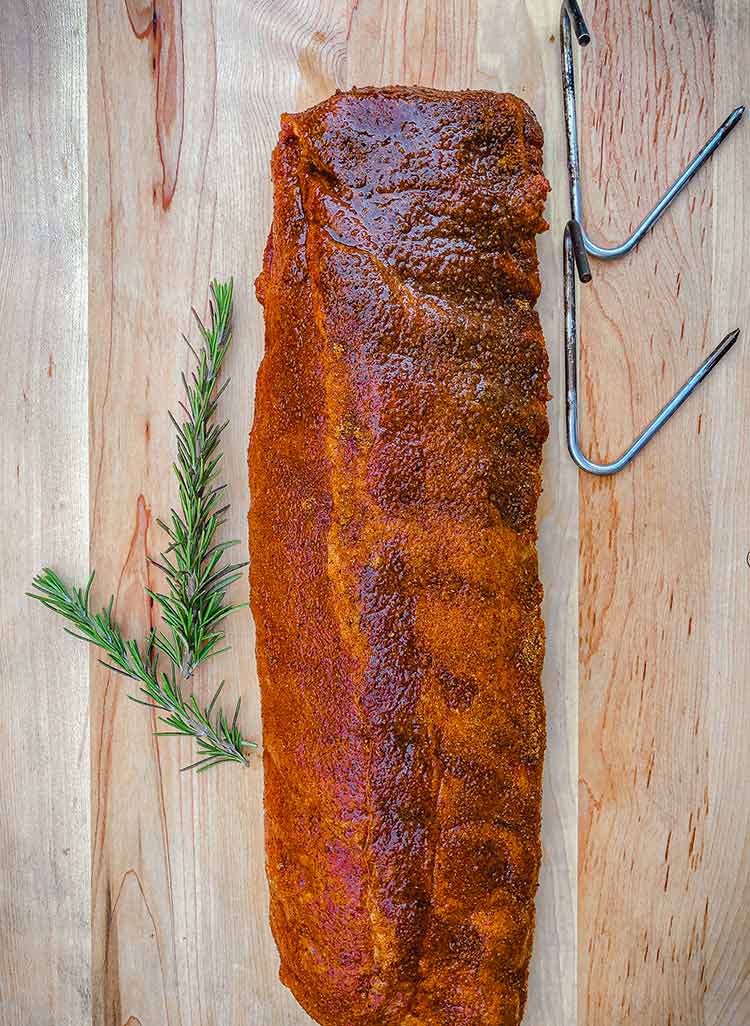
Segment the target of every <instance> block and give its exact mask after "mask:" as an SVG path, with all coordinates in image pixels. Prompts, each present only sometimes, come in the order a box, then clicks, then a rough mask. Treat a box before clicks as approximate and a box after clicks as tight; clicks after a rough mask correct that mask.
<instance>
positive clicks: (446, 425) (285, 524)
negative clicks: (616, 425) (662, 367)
mask: <svg viewBox="0 0 750 1026" xmlns="http://www.w3.org/2000/svg"><path fill="white" fill-rule="evenodd" d="M273 178H274V185H275V211H274V220H273V227H272V231H271V235H270V238H269V241H268V247H267V250H266V257H265V268H264V271H263V274H262V275H261V276H260V278H259V279H258V283H257V288H258V296H259V298H260V300H261V302H262V303H263V304H264V306H265V318H266V353H265V357H264V360H263V363H262V366H261V368H260V372H259V375H258V384H257V393H256V407H255V422H254V426H253V432H252V436H251V445H250V483H251V490H252V509H251V512H250V541H251V557H252V563H251V567H252V569H251V585H252V609H253V614H254V617H255V622H256V626H257V653H258V668H259V674H260V681H261V688H262V700H263V722H264V758H265V780H266V793H265V801H266V836H267V857H268V864H267V868H268V879H269V884H270V892H271V920H272V927H273V932H274V936H275V938H276V941H277V944H278V947H279V951H280V954H281V977H282V979H283V981H284V982H285V983H286V984H287V985H288V986H289V987H291V989H292V991H293V992H294V994H295V996H296V997H297V999H298V1000H299V1002H300V1003H301V1004H302V1005H303V1006H304V1008H305V1009H307V1011H308V1012H309V1013H310V1014H311V1015H312V1016H313V1017H314V1018H315V1019H316V1020H317V1021H318V1022H319V1023H321V1024H323V1026H516V1024H517V1023H518V1022H519V1020H520V1018H521V1014H522V1011H523V1005H524V1002H525V998H526V980H527V973H528V963H529V956H530V952H531V939H532V931H533V922H534V904H533V902H534V893H535V890H536V886H537V876H538V869H539V858H540V845H539V826H540V802H541V771H542V756H543V750H544V704H543V698H542V690H541V683H540V678H541V669H542V659H543V648H544V638H543V625H542V621H541V618H540V603H541V597H542V589H541V586H540V583H539V579H538V573H537V557H536V548H535V541H536V526H535V519H536V505H537V499H538V497H539V492H540V471H541V456H542V445H543V443H544V440H545V438H546V436H547V416H546V405H545V404H546V401H547V398H548V396H547V387H546V385H547V356H546V352H545V348H544V342H543V338H542V334H541V330H540V326H539V321H538V318H537V315H536V313H535V310H534V303H535V301H536V298H537V296H538V293H539V277H538V270H537V260H536V244H535V235H536V233H538V232H540V231H542V230H544V228H545V227H546V225H545V222H544V219H543V206H544V201H545V196H546V193H547V190H548V184H547V181H546V180H545V178H544V176H543V174H542V133H541V130H540V128H539V126H538V124H537V122H536V120H535V118H534V116H533V114H532V113H531V111H530V110H529V109H528V107H527V106H526V105H525V104H524V103H523V102H522V101H521V100H519V99H516V98H515V97H513V96H510V95H498V94H495V93H488V92H464V93H444V92H437V91H432V90H425V89H407V88H391V89H381V90H375V89H366V90H357V91H354V92H351V93H340V94H337V95H336V96H334V97H332V98H331V99H330V100H328V101H326V102H325V103H323V104H321V105H320V106H318V107H315V108H313V109H312V110H309V111H306V112H305V113H303V114H297V115H287V116H285V117H284V118H283V122H282V130H281V136H280V139H279V144H278V146H277V148H276V151H275V153H274V158H273Z"/></svg>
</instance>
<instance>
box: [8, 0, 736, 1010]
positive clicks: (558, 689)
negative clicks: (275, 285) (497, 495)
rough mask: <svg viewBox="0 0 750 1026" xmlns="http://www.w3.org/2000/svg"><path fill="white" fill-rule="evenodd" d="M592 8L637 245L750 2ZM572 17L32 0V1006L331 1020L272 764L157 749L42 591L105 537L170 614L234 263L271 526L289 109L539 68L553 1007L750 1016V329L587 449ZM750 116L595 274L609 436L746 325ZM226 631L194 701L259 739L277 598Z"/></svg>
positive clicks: (27, 467)
mask: <svg viewBox="0 0 750 1026" xmlns="http://www.w3.org/2000/svg"><path fill="white" fill-rule="evenodd" d="M587 14H588V15H589V17H590V21H591V27H592V30H593V37H594V38H593V43H592V45H591V46H590V47H589V48H588V50H587V51H585V52H583V53H580V54H577V56H578V57H579V61H580V66H581V69H582V70H581V80H582V92H581V117H582V121H583V125H582V158H583V162H584V165H585V169H586V173H585V182H586V186H587V187H586V190H585V207H586V214H587V221H588V226H589V228H590V230H591V232H592V234H595V235H596V236H597V237H601V238H603V239H607V240H608V241H616V240H617V236H619V235H623V234H625V232H626V231H627V230H628V228H629V227H631V226H632V225H633V224H634V223H635V222H636V221H637V219H639V217H640V216H642V214H643V213H644V212H645V210H646V209H647V207H648V206H649V205H650V202H651V201H652V200H653V199H655V198H656V196H657V194H658V193H659V191H660V190H661V189H662V188H663V187H664V186H666V185H667V184H668V182H669V180H670V179H671V177H672V176H673V175H674V174H675V173H676V172H677V171H678V170H679V168H680V166H681V164H682V163H683V162H684V161H685V159H686V158H687V157H689V156H690V155H691V153H692V152H694V151H695V149H696V148H697V147H698V145H699V144H700V143H701V142H702V141H703V139H704V138H705V137H706V136H707V135H708V134H709V132H710V131H711V130H712V129H713V128H714V126H715V125H716V124H718V122H719V121H720V120H721V119H722V118H723V117H724V115H725V114H726V113H728V111H729V110H730V109H731V108H732V107H733V106H735V105H736V104H737V103H739V102H740V101H741V100H743V99H747V97H746V96H744V95H743V89H744V88H746V87H747V75H746V71H745V68H746V63H747V60H748V57H750V11H749V10H748V7H747V5H746V3H745V2H744V0H714V3H713V4H712V5H702V4H697V3H695V2H692V0H691V2H688V0H637V2H634V3H632V4H629V5H620V4H617V5H616V4H613V3H607V2H605V0H599V2H596V3H593V2H592V3H589V5H588V8H587ZM557 21H558V6H557V4H556V2H555V0H507V2H500V0H496V2H489V0H434V2H430V3H427V2H426V0H400V2H399V0H358V2H357V0H353V2H352V0H296V2H293V0H265V2H261V0H252V2H247V0H156V3H155V6H154V5H153V4H152V3H151V2H150V0H89V9H88V17H86V13H85V11H84V10H83V8H82V6H81V5H80V3H79V2H78V0H73V2H71V0H41V2H40V3H37V4H33V5H32V4H30V3H27V2H24V0H9V2H8V3H5V4H4V5H3V7H2V12H1V13H0V310H1V311H2V324H3V328H4V334H3V341H2V345H3V356H4V367H5V368H6V378H5V388H6V390H7V399H6V402H5V403H4V405H3V408H2V412H0V416H2V417H3V419H4V421H5V423H4V425H3V427H4V431H3V446H2V451H1V454H0V466H2V470H3V479H2V481H3V493H4V497H5V505H4V515H3V526H2V529H3V539H2V554H1V558H2V568H3V589H2V601H3V615H2V619H1V620H0V623H1V626H0V632H1V633H0V681H1V684H0V686H1V687H2V689H3V698H4V705H3V708H4V713H3V716H2V718H1V719H0V722H1V723H2V727H1V728H0V729H2V741H3V744H2V748H0V770H1V771H2V777H1V778H0V780H1V782H0V795H1V796H2V815H0V922H1V923H2V927H3V934H4V942H3V943H2V944H0V1024H2V1026H68V1024H71V1026H72V1024H75V1026H79V1024H83V1023H86V1022H89V1021H91V1022H92V1023H93V1024H94V1026H245V1024H252V1026H256V1024H257V1026H305V1024H310V1023H311V1020H310V1019H309V1018H308V1017H307V1016H306V1015H305V1014H304V1013H303V1012H302V1011H301V1010H300V1008H299V1007H298V1006H297V1005H296V1003H295V1002H294V1000H293V999H292V997H291V995H290V994H289V992H288V991H286V990H285V989H284V988H283V987H282V986H281V985H280V983H279V982H278V980H277V975H276V974H277V957H276V953H275V949H274V946H273V941H272V938H271V935H270V931H269V929H268V926H267V894H266V885H265V877H264V869H263V830H262V798H261V796H262V771H261V764H260V758H259V757H258V756H257V755H256V756H253V757H252V758H251V766H250V768H249V769H247V770H241V769H238V768H236V767H232V766H226V767H222V768H220V769H218V770H213V771H211V772H209V773H206V774H203V775H201V776H199V777H196V776H194V775H191V774H180V772H179V769H180V766H183V765H185V764H186V763H188V762H189V761H191V758H192V757H193V749H192V746H191V744H190V743H189V742H187V741H182V740H180V741H177V740H175V739H172V738H166V739H161V740H158V739H155V738H154V737H153V736H152V733H151V731H152V730H153V727H154V722H153V719H152V718H151V717H150V715H149V714H148V713H146V712H145V711H144V710H143V709H142V708H140V707H138V706H135V705H133V703H130V702H128V701H127V699H126V694H127V688H126V687H125V686H124V682H123V681H122V680H121V679H120V678H119V677H117V678H116V677H114V676H113V675H112V674H110V673H108V672H107V671H106V670H104V669H103V668H102V667H100V666H99V665H98V664H97V663H96V661H95V659H94V658H93V657H92V659H91V660H90V661H89V660H88V659H87V656H86V653H85V652H83V651H82V650H81V647H80V646H79V644H78V643H76V642H75V641H73V640H72V639H69V638H67V637H66V636H65V635H63V634H62V632H61V630H60V628H59V625H58V624H55V623H54V622H53V621H52V619H51V614H47V613H46V612H45V611H44V610H42V609H39V608H30V607H29V605H28V604H27V603H26V602H25V601H24V600H23V599H22V597H21V596H22V592H23V590H24V589H25V588H26V587H27V586H28V583H29V581H30V578H31V575H32V574H33V572H34V571H35V570H36V569H37V568H38V567H40V566H41V565H42V564H43V563H52V564H53V565H55V566H56V567H57V568H58V569H60V570H61V571H64V572H65V573H66V574H67V575H68V576H70V577H72V578H75V579H78V580H80V579H82V578H83V577H84V575H85V572H86V566H87V563H88V561H89V555H90V561H91V564H92V565H93V566H96V568H97V590H96V597H97V599H98V600H101V601H104V600H106V598H107V597H108V596H109V593H110V591H112V592H114V594H115V598H116V607H115V608H116V612H117V616H118V618H119V619H120V620H121V621H122V622H123V625H124V626H125V627H126V628H127V629H128V630H129V631H132V632H133V633H136V634H142V633H143V632H144V630H145V629H146V628H147V627H148V625H149V623H150V622H151V617H153V615H154V612H153V610H152V608H151V607H150V603H149V602H148V601H147V600H145V599H144V593H143V586H144V584H151V585H153V584H155V583H157V581H158V578H155V576H154V570H153V568H152V567H150V566H149V565H148V563H147V560H146V556H147V554H151V555H156V554H157V553H158V551H159V549H160V546H161V544H162V538H161V534H160V530H159V528H158V526H157V524H156V522H155V521H156V517H157V516H160V515H161V516H163V515H164V514H165V513H166V512H167V511H168V509H169V506H170V505H171V504H172V503H173V502H174V501H175V498H176V496H175V491H174V487H173V483H172V480H171V476H170V462H171V458H172V451H173V437H172V430H171V429H170V425H169V421H168V419H167V418H166V408H167V406H172V407H174V406H175V405H176V402H177V399H178V397H179V390H180V374H181V372H182V371H183V370H185V369H186V368H187V367H188V366H189V359H188V355H189V354H188V352H187V349H186V347H185V346H184V343H182V342H181V340H180V333H181V332H182V331H193V329H192V327H191V324H190V317H189V309H190V306H191V304H195V305H196V306H197V307H198V308H199V309H200V310H201V311H203V310H204V309H205V302H206V286H207V282H208V279H209V277H211V276H213V275H216V276H219V277H225V276H228V275H230V274H232V275H234V277H235V286H236V304H235V306H236V341H235V344H234V349H233V351H232V353H231V354H230V358H229V369H230V373H231V376H232V379H233V382H232V385H231V386H230V389H229V392H228V393H227V395H226V398H225V400H224V403H225V409H226V412H227V415H228V416H230V418H231V425H230V428H229V429H228V431H227V434H226V457H225V459H226V463H225V472H226V477H227V480H228V482H229V485H230V497H231V501H232V503H233V507H232V516H231V524H230V526H229V531H230V532H231V535H232V536H233V537H237V538H240V539H242V548H244V549H245V550H246V540H245V513H246V509H247V504H248V493H247V484H246V473H245V453H246V446H247V434H248V430H249V425H250V420H251V416H252V401H253V391H254V387H253V382H254V374H255V370H256V368H257V365H258V362H259V360H260V357H261V354H262V346H263V329H262V318H261V311H260V307H259V306H258V304H257V303H256V301H255V298H254V295H253V289H252V280H253V278H254V277H255V275H256V274H257V273H258V271H259V269H260V259H261V253H262V248H263V244H264V242H265V237H266V233H267V230H268V225H269V223H270V218H271V183H270V174H269V157H270V152H271V149H272V147H273V145H274V141H275V138H276V134H277V131H278V119H279V115H280V113H281V112H282V111H284V110H298V109H301V108H303V107H305V106H308V105H310V104H312V103H314V102H316V101H318V100H320V99H322V98H324V97H325V96H327V95H329V94H330V93H331V92H332V91H333V90H335V89H336V88H346V87H348V86H350V85H352V84H355V85H365V84H378V83H388V82H406V83H413V82H419V83H421V84H425V85H434V86H441V87H447V88H458V87H474V88H491V89H501V90H502V89H507V90H511V91H513V92H516V93H518V94H519V95H521V96H522V97H524V98H525V99H526V100H527V101H528V102H529V103H530V104H531V106H532V107H533V108H534V110H535V111H536V113H537V115H538V117H539V119H540V121H541V122H542V125H543V127H544V129H545V135H546V150H545V159H546V170H547V174H548V177H549V178H550V181H551V182H552V186H553V191H552V194H551V196H550V201H549V205H548V218H549V220H550V222H551V224H552V230H551V231H550V232H549V233H547V234H546V235H545V236H543V237H542V238H541V239H540V258H541V262H542V274H543V283H544V290H543V295H542V299H541V301H540V307H539V309H540V313H541V317H542V322H543V326H544V330H545V334H546V336H547V340H548V346H549V349H550V356H551V365H552V366H551V371H552V382H551V385H550V388H551V391H552V392H553V395H554V399H553V402H552V404H551V406H550V417H551V426H552V434H551V438H550V443H549V445H548V447H547V453H546V462H545V492H544V495H543V498H542V503H541V507H540V555H541V569H542V577H543V580H544V583H545V588H546V598H545V611H544V612H545V620H546V623H547V660H546V667H545V682H544V683H545V692H546V698H547V708H548V733H549V742H548V753H547V761H546V766H545V794H544V826H543V840H544V866H543V871H542V878H541V885H540V890H539V896H538V903H537V907H538V913H537V915H538V922H537V936H536V943H535V951H534V957H533V962H532V972H531V981H530V989H529V1004H528V1009H527V1014H526V1018H525V1020H524V1022H525V1026H573V1024H577V1026H620V1024H622V1026H630V1024H632V1026H747V1024H748V1023H750V913H748V909H749V908H750V873H749V872H748V855H749V854H750V754H749V753H750V746H749V745H748V742H747V737H748V734H749V733H750V681H749V680H748V678H749V677H750V596H749V594H748V592H749V590H750V569H749V568H748V565H747V563H746V561H745V560H746V555H747V553H748V550H750V483H749V481H750V475H748V473H747V464H748V460H749V459H750V445H749V444H748V438H749V437H750V435H749V434H748V430H747V426H746V425H747V421H748V414H750V390H749V389H748V385H747V383H748V381H750V352H748V351H747V350H746V349H745V348H743V347H742V346H741V345H740V346H739V347H737V348H736V350H735V351H734V352H733V353H732V355H731V356H730V357H729V358H728V360H727V361H726V364H725V365H724V366H722V367H721V368H720V369H719V370H718V371H717V372H716V374H715V375H714V377H713V378H712V379H711V380H710V382H709V383H708V384H707V385H706V386H705V388H704V389H703V390H702V391H701V392H700V393H699V394H698V395H697V396H696V397H694V398H693V399H692V400H691V403H690V405H689V406H688V407H687V408H686V409H685V410H684V411H682V412H681V413H680V414H679V415H678V417H677V418H675V420H674V421H672V422H671V424H670V425H669V426H668V427H667V428H666V430H665V433H664V434H663V436H662V437H660V438H659V439H658V440H657V441H656V442H655V443H654V445H653V446H652V447H651V448H650V449H649V450H648V451H647V452H646V453H645V454H644V455H643V456H642V457H641V459H640V461H639V462H638V463H637V464H636V465H635V466H634V467H633V468H632V469H631V470H628V471H626V472H625V473H624V474H622V475H621V476H620V477H618V478H616V479H614V480H610V481H594V480H593V479H590V478H585V477H581V476H579V474H578V473H577V471H575V469H574V468H573V466H572V464H571V462H570V460H569V459H568V457H567V455H566V454H565V447H564V442H563V436H562V432H563V410H562V403H561V396H562V382H561V363H560V357H561V341H560V331H561V287H560V239H561V231H562V225H563V223H564V220H565V218H566V215H567V195H566V175H565V158H564V146H563V134H562V128H561V102H560V87H559V49H558V46H559V43H558V25H557ZM87 105H88V113H87V109H86V108H87ZM749 133H750V126H749V125H747V124H745V125H743V126H741V127H740V128H739V129H738V130H737V132H736V133H735V135H734V136H733V138H732V139H731V141H730V142H728V144H727V146H726V147H725V148H724V149H723V151H722V152H721V153H720V154H719V155H718V156H717V158H716V159H715V160H714V161H713V162H712V163H711V165H710V166H709V168H708V169H707V170H706V171H704V172H703V173H702V174H701V176H700V177H699V178H698V179H697V180H696V182H695V183H694V184H693V186H692V188H691V191H690V195H689V198H683V199H681V200H680V201H678V203H677V204H676V205H675V207H674V208H673V210H672V211H671V212H670V213H669V214H668V216H667V217H666V218H665V220H664V222H663V224H662V225H660V226H659V228H658V229H657V231H656V232H655V233H654V235H653V236H651V237H650V238H648V239H646V240H645V241H644V242H643V244H642V245H641V247H640V248H639V250H638V251H637V252H636V253H634V254H632V255H631V256H630V257H628V258H626V259H625V260H624V261H623V262H622V263H620V264H618V265H609V266H604V265H601V264H595V266H594V273H595V279H594V283H593V284H592V285H590V286H588V287H586V289H585V290H584V291H583V294H582V297H581V299H582V318H581V320H582V338H583V349H584V355H583V360H582V364H583V365H582V375H581V381H582V390H581V393H582V398H583V402H584V406H585V415H584V435H585V438H586V443H587V445H589V446H590V447H591V448H592V449H593V450H594V451H595V452H596V453H598V454H599V455H600V456H611V455H614V454H615V451H616V450H619V448H620V447H621V445H622V444H623V443H624V442H626V441H627V440H629V438H630V436H631V435H632V434H633V433H634V432H635V431H636V430H637V429H638V428H639V427H640V426H641V425H642V423H643V422H645V420H646V419H647V418H648V417H650V416H651V415H652V414H653V413H654V412H655V410H656V409H657V408H658V406H659V405H660V404H661V402H662V401H663V400H664V399H665V398H666V395H667V393H668V392H671V391H672V390H673V388H674V386H675V385H677V384H678V383H679V382H680V381H681V380H682V379H683V378H684V377H685V376H686V374H687V372H688V371H689V370H690V369H692V367H693V366H694V364H695V363H697V362H698V360H699V359H700V356H701V355H702V354H704V353H705V352H707V351H708V350H709V349H710V348H711V347H712V346H713V344H714V342H715V341H717V340H718V338H719V337H720V336H721V335H722V334H724V332H725V331H727V330H729V329H730V328H733V327H735V326H739V327H744V328H745V329H746V330H747V332H748V333H750V299H748V296H749V295H750V290H748V288H747V286H746V281H747V278H748V271H749V270H750V268H748V256H747V253H746V250H747V241H746V240H747V237H748V223H750V200H748V199H746V198H745V192H746V189H745V168H746V166H747V164H748V158H749V157H750V134H749ZM87 169H88V190H87V189H86V178H87ZM87 222H88V228H87ZM87 266H88V283H89V284H88V290H86V285H85V282H86V274H87ZM87 306H88V324H87ZM87 356H88V373H87V367H86V359H87ZM87 414H88V416H87ZM89 548H90V552H89ZM237 597H238V598H239V599H241V598H242V597H243V596H242V589H241V588H238V590H237ZM228 633H229V639H230V641H231V644H232V651H231V652H230V653H228V654H227V655H224V656H221V657H219V659H217V660H216V661H214V662H212V663H210V664H209V667H208V669H207V670H206V671H205V672H204V673H202V674H200V675H199V676H198V677H197V678H196V680H195V687H196V690H197V692H198V694H199V695H201V696H202V697H204V698H206V699H207V698H208V697H209V696H210V692H211V690H212V684H213V683H214V682H215V681H217V680H219V679H221V677H226V679H227V685H226V696H227V701H228V702H231V701H232V700H233V698H234V697H236V696H237V695H239V694H241V695H242V696H243V702H244V705H243V713H242V723H243V727H244V730H245V732H246V734H248V735H250V736H252V737H259V736H260V718H259V707H258V692H257V679H256V676H255V670H254V660H253V648H254V637H253V628H252V622H251V620H250V617H249V615H246V614H239V615H236V616H235V617H234V618H233V619H232V620H230V621H229V623H228ZM579 634H580V638H579ZM32 694H33V696H34V697H33V698H32V697H31V696H32ZM89 759H90V761H89Z"/></svg>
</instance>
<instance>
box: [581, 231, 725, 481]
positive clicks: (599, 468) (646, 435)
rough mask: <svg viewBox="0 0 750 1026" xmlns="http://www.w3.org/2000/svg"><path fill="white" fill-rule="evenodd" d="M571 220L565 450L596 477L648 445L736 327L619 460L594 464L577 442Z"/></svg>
mask: <svg viewBox="0 0 750 1026" xmlns="http://www.w3.org/2000/svg"><path fill="white" fill-rule="evenodd" d="M574 227H575V222H573V221H569V222H568V224H567V225H566V226H565V235H564V237H563V277H564V281H565V413H566V428H567V435H568V451H569V452H570V455H571V456H572V457H573V460H574V462H575V463H577V464H578V466H579V467H580V468H581V470H586V471H588V472H589V473H590V474H597V475H599V476H600V477H603V476H607V475H609V474H616V473H617V472H618V470H622V468H623V467H625V466H627V465H628V463H630V461H631V460H632V459H633V457H635V456H637V455H638V453H639V452H640V451H641V449H643V448H644V446H646V445H648V443H649V442H650V441H651V439H652V438H653V437H654V435H655V434H656V432H657V431H658V430H659V428H661V427H662V426H663V425H664V424H666V422H667V421H668V420H669V418H670V417H671V416H672V414H674V413H676V412H677V410H679V408H680V407H681V406H682V404H683V403H684V402H685V400H686V399H687V398H688V396H690V395H692V393H693V392H694V391H695V389H696V388H697V387H698V385H700V383H701V381H703V379H704V378H705V377H707V376H708V375H709V374H710V373H711V371H712V370H713V369H714V367H715V366H716V365H717V363H718V362H719V360H721V358H722V357H723V356H726V354H727V353H728V352H729V350H730V349H731V348H732V346H733V345H734V343H735V342H736V341H737V339H738V337H739V334H740V330H739V328H737V329H736V330H735V331H730V332H729V334H728V335H725V336H724V338H723V339H722V340H721V342H720V343H719V344H718V346H717V347H716V349H714V351H713V352H712V353H710V354H709V356H707V357H706V359H705V360H704V361H703V363H702V364H701V365H700V367H698V369H697V370H696V371H695V372H694V373H693V374H691V376H690V377H689V378H688V380H687V381H686V382H685V384H684V385H683V386H682V388H681V389H679V391H677V392H676V393H675V394H674V396H673V397H672V398H671V399H670V400H669V402H668V403H667V404H666V406H664V407H663V408H662V409H661V410H660V412H659V413H657V415H656V416H655V417H654V419H653V420H652V421H651V423H650V424H649V425H648V426H647V427H646V428H644V430H643V431H641V433H640V434H639V435H638V437H637V438H636V440H635V441H634V442H633V444H632V445H630V446H629V447H628V448H627V449H626V450H625V452H624V453H623V454H622V456H620V457H619V459H616V460H614V461H613V462H612V463H594V462H593V461H592V460H590V459H588V458H587V457H586V456H584V454H583V452H582V450H581V446H580V443H579V441H578V332H577V327H576V275H575V266H574V265H575V257H574V252H573V229H574Z"/></svg>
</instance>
